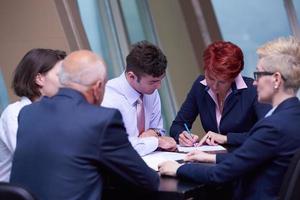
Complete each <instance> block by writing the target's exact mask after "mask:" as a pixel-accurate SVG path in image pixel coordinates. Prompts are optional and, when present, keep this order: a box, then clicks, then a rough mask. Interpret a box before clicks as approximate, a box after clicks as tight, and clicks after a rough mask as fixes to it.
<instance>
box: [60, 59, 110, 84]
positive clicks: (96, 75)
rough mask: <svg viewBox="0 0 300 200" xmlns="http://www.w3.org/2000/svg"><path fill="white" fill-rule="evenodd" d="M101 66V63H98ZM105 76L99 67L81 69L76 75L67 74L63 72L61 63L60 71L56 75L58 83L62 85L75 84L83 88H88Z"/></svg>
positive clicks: (103, 70) (104, 72)
mask: <svg viewBox="0 0 300 200" xmlns="http://www.w3.org/2000/svg"><path fill="white" fill-rule="evenodd" d="M99 64H103V63H99ZM105 76H106V70H105V68H103V69H102V68H101V66H99V65H95V66H93V67H89V68H86V69H82V70H81V71H79V72H77V73H74V74H72V73H68V72H66V71H65V70H64V65H63V63H62V67H61V70H60V72H59V74H58V77H59V81H60V83H61V84H62V85H68V84H69V83H70V82H72V83H77V84H80V85H84V86H90V85H92V84H93V83H95V82H96V81H98V80H102V79H104V78H105Z"/></svg>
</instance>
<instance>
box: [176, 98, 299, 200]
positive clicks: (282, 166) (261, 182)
mask: <svg viewBox="0 0 300 200" xmlns="http://www.w3.org/2000/svg"><path fill="white" fill-rule="evenodd" d="M299 122H300V103H299V100H298V99H297V98H296V97H293V98H290V99H287V100H285V101H284V102H282V103H281V104H280V105H278V107H277V108H276V109H275V111H274V112H273V114H272V115H271V116H269V117H266V118H264V119H262V120H260V121H259V122H257V123H256V124H255V125H254V127H253V128H252V129H251V130H250V131H249V137H248V139H247V140H246V141H245V142H244V143H243V145H242V146H240V148H238V149H237V150H236V151H234V152H233V153H231V154H217V163H218V164H217V165H216V166H213V167H208V166H203V165H201V164H186V165H183V166H181V167H180V168H179V169H178V171H177V175H178V176H179V177H184V178H188V179H192V180H194V181H197V182H203V183H223V182H227V181H232V180H237V186H236V187H235V199H252V200H253V199H263V200H269V199H276V198H277V195H278V193H279V188H280V186H281V182H282V180H283V176H284V173H285V171H286V170H287V167H288V165H289V162H290V159H291V158H292V156H293V155H294V153H295V152H296V151H297V149H299V148H300V126H299Z"/></svg>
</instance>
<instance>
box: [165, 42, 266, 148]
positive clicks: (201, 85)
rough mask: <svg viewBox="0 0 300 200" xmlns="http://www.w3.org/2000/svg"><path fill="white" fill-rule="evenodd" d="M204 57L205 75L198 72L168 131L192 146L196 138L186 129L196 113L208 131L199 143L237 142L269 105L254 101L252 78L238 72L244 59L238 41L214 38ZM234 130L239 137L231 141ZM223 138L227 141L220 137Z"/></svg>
mask: <svg viewBox="0 0 300 200" xmlns="http://www.w3.org/2000/svg"><path fill="white" fill-rule="evenodd" d="M203 60H204V76H203V75H200V76H199V77H198V78H197V79H196V81H195V82H194V84H193V86H192V88H191V90H190V92H189V93H188V95H187V97H186V99H185V101H184V103H183V104H182V106H181V108H180V110H179V112H178V113H177V116H176V118H175V120H174V121H173V123H172V126H171V128H170V135H171V136H172V137H173V138H175V140H177V142H178V143H179V144H180V145H181V146H193V145H194V144H195V143H196V142H198V141H199V138H198V136H197V135H194V134H189V133H188V130H189V129H190V128H191V127H192V124H193V122H194V121H195V119H196V117H197V116H198V115H199V116H200V120H201V123H202V126H203V128H204V130H205V132H207V135H206V136H205V137H204V138H203V140H201V141H200V144H202V143H203V142H206V143H208V144H211V145H213V144H215V143H225V142H226V143H228V144H232V145H240V144H241V143H243V141H244V140H245V138H246V134H244V132H247V131H249V130H250V128H251V127H252V126H253V125H254V124H255V122H256V121H257V120H258V119H260V118H261V117H263V116H264V115H265V114H266V112H267V111H268V110H269V108H270V107H268V106H266V105H263V104H260V103H258V102H257V93H256V88H255V87H254V86H253V79H251V78H247V77H242V76H241V74H240V73H241V71H242V70H243V67H244V59H243V52H242V50H241V49H240V48H239V47H238V46H237V45H235V44H233V43H231V42H224V41H218V42H214V43H212V44H210V45H209V46H208V47H207V48H206V49H205V51H204V53H203ZM237 133H239V134H240V137H234V139H233V140H232V141H231V137H230V135H231V134H237ZM208 135H211V136H214V137H213V138H214V139H215V140H211V138H210V137H208ZM223 135H227V137H222V136H223ZM218 136H220V137H218ZM218 139H219V140H218ZM224 139H226V141H222V140H224Z"/></svg>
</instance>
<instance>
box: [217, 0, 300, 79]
mask: <svg viewBox="0 0 300 200" xmlns="http://www.w3.org/2000/svg"><path fill="white" fill-rule="evenodd" d="M298 2H299V1H298ZM212 4H213V7H214V10H215V14H216V17H217V20H218V23H219V27H220V30H221V33H222V36H223V39H224V40H227V41H231V42H233V43H235V44H237V45H238V46H240V47H241V48H242V50H243V52H244V56H245V67H244V71H243V75H245V76H250V77H252V72H253V71H254V70H255V67H256V62H257V56H256V49H257V48H258V47H259V46H260V45H262V44H263V43H265V42H267V41H270V40H272V39H275V38H277V37H280V36H288V35H291V30H290V27H289V22H288V18H287V14H286V11H285V8H284V3H283V0H276V1H274V0H264V1H261V0H251V1H243V0H226V2H225V1H224V0H213V1H212Z"/></svg>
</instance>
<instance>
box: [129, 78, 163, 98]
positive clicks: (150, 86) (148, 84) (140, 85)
mask: <svg viewBox="0 0 300 200" xmlns="http://www.w3.org/2000/svg"><path fill="white" fill-rule="evenodd" d="M164 77H165V74H163V75H161V76H160V77H153V76H151V75H147V74H145V75H143V76H141V77H140V79H138V77H137V76H136V75H134V74H133V80H132V81H131V86H132V87H133V88H134V89H135V90H136V91H138V92H139V93H141V94H152V93H153V92H154V91H155V90H156V89H159V88H160V86H161V81H162V79H163V78H164Z"/></svg>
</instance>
